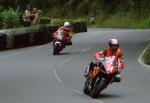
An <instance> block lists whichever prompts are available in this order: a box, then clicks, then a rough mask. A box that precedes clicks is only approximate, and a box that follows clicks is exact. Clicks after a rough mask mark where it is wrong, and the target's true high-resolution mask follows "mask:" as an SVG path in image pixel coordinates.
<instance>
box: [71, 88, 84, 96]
mask: <svg viewBox="0 0 150 103" xmlns="http://www.w3.org/2000/svg"><path fill="white" fill-rule="evenodd" d="M73 90H74V92H76V93H78V94H80V95H81V94H82V92H80V91H79V90H77V89H73Z"/></svg>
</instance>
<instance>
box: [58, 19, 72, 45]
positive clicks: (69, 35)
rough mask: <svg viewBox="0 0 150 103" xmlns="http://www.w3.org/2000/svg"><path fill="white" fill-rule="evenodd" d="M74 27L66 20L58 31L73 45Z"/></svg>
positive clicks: (68, 43) (67, 43) (67, 42)
mask: <svg viewBox="0 0 150 103" xmlns="http://www.w3.org/2000/svg"><path fill="white" fill-rule="evenodd" d="M72 31H73V30H72V28H71V25H70V23H69V22H65V23H64V25H63V26H61V27H60V28H59V29H58V30H57V31H56V32H62V33H63V35H64V37H65V41H66V45H72V41H71V38H72Z"/></svg>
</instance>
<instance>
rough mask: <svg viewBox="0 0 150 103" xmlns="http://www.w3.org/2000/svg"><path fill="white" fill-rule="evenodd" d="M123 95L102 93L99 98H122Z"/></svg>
mask: <svg viewBox="0 0 150 103" xmlns="http://www.w3.org/2000/svg"><path fill="white" fill-rule="evenodd" d="M121 97H122V95H117V94H100V95H99V96H98V98H97V99H108V98H109V99H110V98H112V99H113V98H121Z"/></svg>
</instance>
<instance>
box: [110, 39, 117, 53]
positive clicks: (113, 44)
mask: <svg viewBox="0 0 150 103" xmlns="http://www.w3.org/2000/svg"><path fill="white" fill-rule="evenodd" d="M109 48H110V49H111V51H112V52H116V51H117V49H118V48H119V43H118V40H117V39H110V40H109Z"/></svg>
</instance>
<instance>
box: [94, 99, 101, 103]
mask: <svg viewBox="0 0 150 103" xmlns="http://www.w3.org/2000/svg"><path fill="white" fill-rule="evenodd" d="M93 101H95V102H97V103H104V102H102V101H100V100H96V99H93Z"/></svg>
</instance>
